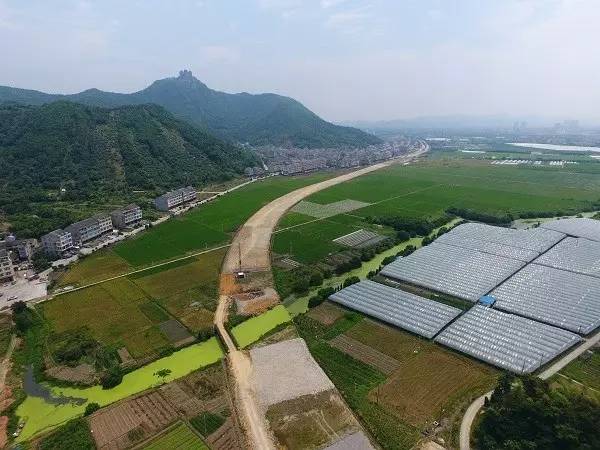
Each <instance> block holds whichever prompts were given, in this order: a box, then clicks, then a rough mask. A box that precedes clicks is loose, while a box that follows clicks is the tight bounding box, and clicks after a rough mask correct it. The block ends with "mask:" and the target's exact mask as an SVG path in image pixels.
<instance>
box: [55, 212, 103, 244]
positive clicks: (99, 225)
mask: <svg viewBox="0 0 600 450" xmlns="http://www.w3.org/2000/svg"><path fill="white" fill-rule="evenodd" d="M112 229H113V226H112V220H111V218H110V216H109V215H105V214H98V215H96V216H93V217H90V218H89V219H84V220H80V221H79V222H75V223H72V224H71V225H69V226H68V227H66V228H65V231H68V232H69V233H71V236H72V238H73V244H76V245H78V244H83V243H84V242H87V241H89V240H91V239H94V238H96V237H98V236H101V235H103V234H104V233H108V232H109V231H112Z"/></svg>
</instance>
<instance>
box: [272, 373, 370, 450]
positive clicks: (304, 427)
mask: <svg viewBox="0 0 600 450" xmlns="http://www.w3.org/2000/svg"><path fill="white" fill-rule="evenodd" d="M298 382H300V381H298ZM266 417H267V420H268V421H269V424H270V426H271V429H272V431H273V434H274V435H275V437H276V438H277V441H278V442H279V444H280V445H281V446H283V447H284V448H288V449H290V450H295V449H307V448H321V447H323V446H326V445H328V444H331V443H332V442H335V441H337V440H338V439H339V438H340V437H341V436H344V435H346V434H351V433H354V432H356V431H359V430H360V425H359V424H358V422H357V421H356V419H355V418H354V416H353V415H352V413H351V412H350V410H349V409H348V408H347V407H346V405H345V403H344V402H343V400H342V398H341V397H340V395H339V394H338V393H337V392H336V391H335V390H330V391H325V392H321V393H319V394H316V395H305V396H302V397H298V398H295V399H292V400H286V401H284V402H281V403H278V404H276V405H273V406H271V407H270V408H269V409H268V411H267V414H266Z"/></svg>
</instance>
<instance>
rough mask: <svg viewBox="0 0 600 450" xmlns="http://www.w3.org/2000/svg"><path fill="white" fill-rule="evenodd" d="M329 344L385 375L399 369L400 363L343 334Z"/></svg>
mask: <svg viewBox="0 0 600 450" xmlns="http://www.w3.org/2000/svg"><path fill="white" fill-rule="evenodd" d="M329 344H330V345H332V346H333V347H335V348H337V349H338V350H341V351H342V352H344V353H346V354H348V355H350V356H352V357H353V358H354V359H358V360H359V361H362V362H364V363H365V364H368V365H370V366H371V367H374V368H375V369H377V370H379V371H380V372H382V373H384V374H386V375H390V374H391V373H392V372H394V371H395V370H396V369H398V367H400V363H399V362H398V361H396V360H395V359H394V358H392V357H390V356H388V355H386V354H384V353H381V352H379V351H377V350H375V349H374V348H371V347H369V346H368V345H365V344H363V343H361V342H358V341H357V340H354V339H352V338H351V337H348V336H346V335H343V334H340V335H339V336H336V337H335V338H333V339H332V340H331V341H329Z"/></svg>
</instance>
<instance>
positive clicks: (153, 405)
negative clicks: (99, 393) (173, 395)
mask: <svg viewBox="0 0 600 450" xmlns="http://www.w3.org/2000/svg"><path fill="white" fill-rule="evenodd" d="M176 419H177V413H176V412H175V410H174V409H173V407H172V406H171V405H170V404H169V402H167V400H166V399H165V398H164V397H163V396H162V395H161V393H160V392H158V391H153V392H150V393H147V394H143V395H140V396H138V397H135V398H132V399H128V400H126V401H123V402H120V403H117V404H116V405H114V406H110V407H108V408H104V409H101V410H100V411H98V412H96V413H94V414H92V415H91V416H90V418H89V424H90V429H91V430H92V435H93V436H94V440H95V441H96V445H97V446H98V448H99V449H101V450H104V449H111V450H112V449H126V448H129V447H131V446H132V445H133V444H135V443H137V442H139V441H141V440H143V439H146V438H148V437H150V436H152V435H154V434H156V433H157V432H159V431H160V430H162V429H163V428H165V427H166V426H167V425H169V424H170V423H172V422H174V421H175V420H176Z"/></svg>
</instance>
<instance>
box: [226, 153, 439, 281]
mask: <svg viewBox="0 0 600 450" xmlns="http://www.w3.org/2000/svg"><path fill="white" fill-rule="evenodd" d="M427 150H428V147H426V146H424V147H422V148H420V149H419V150H417V151H415V152H413V153H410V154H407V155H406V156H403V157H400V158H396V159H393V160H389V161H385V162H382V163H379V164H375V165H372V166H368V167H365V168H363V169H359V170H356V171H354V172H350V173H346V174H344V175H340V176H339V177H335V178H331V179H329V180H325V181H322V182H320V183H316V184H311V185H310V186H306V187H303V188H300V189H297V190H295V191H292V192H290V193H288V194H286V195H284V196H282V197H279V198H278V199H276V200H273V201H272V202H271V203H269V204H268V205H266V206H263V207H262V208H261V209H260V210H258V212H256V213H255V214H254V215H253V216H252V217H250V219H248V221H247V222H246V223H245V224H244V225H243V226H242V227H241V228H240V230H239V231H238V233H237V235H236V237H235V239H234V240H233V242H232V244H231V249H230V251H229V252H228V253H227V256H226V257H225V262H224V263H223V269H222V272H224V273H234V272H236V271H237V270H238V268H239V259H240V258H239V256H240V254H241V260H242V270H244V271H249V272H252V271H266V270H271V252H270V247H271V235H272V234H273V230H274V229H275V227H276V226H277V223H278V222H279V219H281V217H282V216H283V215H284V214H285V213H286V212H287V211H288V210H289V209H290V208H291V207H292V206H294V205H295V204H296V203H298V202H299V201H301V200H302V199H304V198H306V197H308V196H309V195H312V194H314V193H315V192H318V191H320V190H322V189H326V188H328V187H331V186H334V185H336V184H339V183H342V182H344V181H348V180H351V179H353V178H356V177H359V176H361V175H365V174H367V173H370V172H374V171H375V170H379V169H382V168H384V167H388V166H390V165H392V164H398V163H402V162H407V161H410V160H411V159H414V158H416V157H418V156H420V155H422V154H423V153H425V152H426V151H427Z"/></svg>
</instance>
